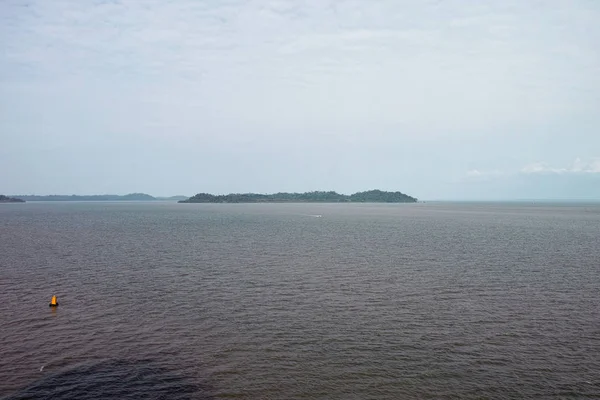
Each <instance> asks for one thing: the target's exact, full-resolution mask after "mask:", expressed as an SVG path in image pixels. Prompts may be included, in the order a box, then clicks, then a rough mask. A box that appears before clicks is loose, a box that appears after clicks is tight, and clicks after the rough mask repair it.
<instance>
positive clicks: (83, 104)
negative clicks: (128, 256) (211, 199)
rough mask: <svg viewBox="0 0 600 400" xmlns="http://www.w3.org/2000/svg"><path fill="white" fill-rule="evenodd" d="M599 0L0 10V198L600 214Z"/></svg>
mask: <svg viewBox="0 0 600 400" xmlns="http://www.w3.org/2000/svg"><path fill="white" fill-rule="evenodd" d="M598 21H600V2H599V1H597V0H572V1H567V0H544V1H541V0H490V1H478V0H447V1H439V0H436V1H433V0H411V1H408V0H406V1H402V0H389V1H387V0H348V1H346V0H335V1H333V0H332V1H330V0H271V1H268V0H261V1H258V0H257V1H254V0H244V1H242V0H239V1H238V0H220V1H214V0H204V1H200V0H171V1H168V0H139V1H131V0H130V1H125V0H113V1H98V0H95V1H92V0H85V1H82V0H52V1H47V0H30V1H27V0H2V1H0V193H6V194H104V193H111V194H113V193H114V194H126V193H130V192H145V193H149V194H153V195H157V196H164V195H177V194H183V195H193V194H195V193H198V192H210V193H230V192H258V193H272V192H278V191H296V192H303V191H312V190H336V191H338V192H340V193H348V194H349V193H353V192H356V191H361V190H368V189H373V188H378V189H382V190H393V191H396V190H398V191H402V192H404V193H407V194H410V195H412V196H415V197H417V198H419V199H423V200H453V199H472V200H486V199H489V200H503V199H600V23H598Z"/></svg>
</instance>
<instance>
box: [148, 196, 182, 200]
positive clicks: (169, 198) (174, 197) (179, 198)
mask: <svg viewBox="0 0 600 400" xmlns="http://www.w3.org/2000/svg"><path fill="white" fill-rule="evenodd" d="M188 198H189V196H171V197H157V198H156V200H173V201H175V200H187V199H188Z"/></svg>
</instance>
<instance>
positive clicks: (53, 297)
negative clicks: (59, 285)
mask: <svg viewBox="0 0 600 400" xmlns="http://www.w3.org/2000/svg"><path fill="white" fill-rule="evenodd" d="M48 305H49V306H50V307H58V301H56V296H52V300H50V304H48Z"/></svg>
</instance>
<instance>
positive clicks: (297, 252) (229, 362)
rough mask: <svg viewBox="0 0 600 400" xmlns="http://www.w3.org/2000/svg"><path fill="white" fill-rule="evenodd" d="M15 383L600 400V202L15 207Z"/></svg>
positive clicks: (10, 309) (27, 392) (0, 378)
mask: <svg viewBox="0 0 600 400" xmlns="http://www.w3.org/2000/svg"><path fill="white" fill-rule="evenodd" d="M318 216H321V217H318ZM53 294H56V295H57V296H58V301H59V303H60V306H59V307H58V309H50V308H49V307H48V302H49V300H50V297H51V296H52V295H53ZM0 396H4V397H6V398H7V399H30V398H33V399H38V398H40V399H41V398H48V399H107V398H131V399H143V398H152V399H162V398H164V399H222V398H235V399H360V400H363V399H413V398H414V399H422V398H431V399H485V398H489V399H523V398H540V399H559V398H589V399H592V398H594V399H598V398H600V204H562V205H561V204H555V205H553V204H518V203H513V204H510V203H505V204H500V203H499V204H468V203H462V204H459V203H456V204H444V203H427V204H394V205H385V204H253V205H248V204H239V205H234V204H229V205H228V204H205V205H201V204H176V203H169V202H158V203H142V202H140V203H84V202H82V203H66V202H65V203H33V202H31V203H26V204H0Z"/></svg>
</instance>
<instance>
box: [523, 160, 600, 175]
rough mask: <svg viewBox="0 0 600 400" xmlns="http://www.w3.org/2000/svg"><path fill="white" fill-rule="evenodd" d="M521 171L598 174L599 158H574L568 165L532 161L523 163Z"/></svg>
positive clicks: (531, 172) (599, 168) (527, 172)
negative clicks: (556, 165) (585, 159)
mask: <svg viewBox="0 0 600 400" xmlns="http://www.w3.org/2000/svg"><path fill="white" fill-rule="evenodd" d="M521 172H522V173H525V174H539V173H555V174H574V173H580V174H582V173H583V174H598V173H600V158H595V159H592V160H590V161H587V162H585V161H582V160H581V159H580V158H576V159H575V160H574V161H573V163H572V164H571V165H570V166H568V167H552V166H550V165H548V164H547V163H544V162H534V163H531V164H527V165H525V166H524V167H523V168H522V169H521Z"/></svg>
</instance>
